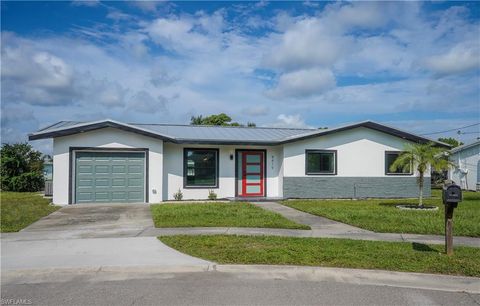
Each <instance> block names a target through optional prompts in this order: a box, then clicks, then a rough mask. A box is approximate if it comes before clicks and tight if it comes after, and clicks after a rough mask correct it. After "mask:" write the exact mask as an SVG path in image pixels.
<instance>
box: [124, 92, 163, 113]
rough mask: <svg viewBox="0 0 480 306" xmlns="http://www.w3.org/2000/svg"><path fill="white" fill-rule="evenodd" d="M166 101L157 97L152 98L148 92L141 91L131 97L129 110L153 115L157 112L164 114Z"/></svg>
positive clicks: (161, 97)
mask: <svg viewBox="0 0 480 306" xmlns="http://www.w3.org/2000/svg"><path fill="white" fill-rule="evenodd" d="M167 103H168V99H167V98H165V97H164V96H161V95H159V96H158V97H157V98H154V97H152V96H151V95H150V94H149V93H148V92H146V91H144V90H142V91H139V92H137V93H136V94H135V95H134V96H132V98H131V100H130V103H129V104H130V105H129V108H130V109H131V110H134V111H137V112H141V113H150V114H154V113H157V112H159V111H163V112H165V111H166V109H167Z"/></svg>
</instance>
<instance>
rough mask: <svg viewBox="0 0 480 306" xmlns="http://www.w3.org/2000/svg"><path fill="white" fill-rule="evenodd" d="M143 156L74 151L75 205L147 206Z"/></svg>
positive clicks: (127, 153)
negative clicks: (130, 204) (132, 203)
mask: <svg viewBox="0 0 480 306" xmlns="http://www.w3.org/2000/svg"><path fill="white" fill-rule="evenodd" d="M145 155H146V153H145V152H144V151H142V152H125V151H119V152H105V151H75V154H74V157H75V167H74V177H75V180H74V199H73V200H74V203H113V202H146V199H145V183H146V176H145V168H146V167H145Z"/></svg>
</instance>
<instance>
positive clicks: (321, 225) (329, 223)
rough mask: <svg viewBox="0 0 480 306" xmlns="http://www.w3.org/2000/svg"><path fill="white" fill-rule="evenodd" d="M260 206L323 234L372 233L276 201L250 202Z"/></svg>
mask: <svg viewBox="0 0 480 306" xmlns="http://www.w3.org/2000/svg"><path fill="white" fill-rule="evenodd" d="M251 204H253V205H256V206H258V207H260V208H263V209H266V210H269V211H272V212H275V213H277V214H280V215H282V216H284V217H285V218H287V219H290V220H292V221H295V222H297V223H300V224H305V225H309V226H310V227H311V228H312V230H314V231H319V232H321V233H323V234H325V235H327V234H338V233H344V234H368V233H373V232H372V231H368V230H365V229H362V228H359V227H355V226H352V225H348V224H345V223H342V222H337V221H333V220H330V219H327V218H324V217H320V216H315V215H312V214H309V213H306V212H303V211H300V210H296V209H294V208H291V207H288V206H285V205H281V204H278V203H276V202H252V203H251Z"/></svg>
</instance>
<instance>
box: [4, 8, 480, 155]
mask: <svg viewBox="0 0 480 306" xmlns="http://www.w3.org/2000/svg"><path fill="white" fill-rule="evenodd" d="M1 5H2V21H1V22H2V24H1V25H2V37H1V39H2V47H1V52H2V53H1V59H2V68H1V76H2V91H1V93H2V99H1V102H2V105H1V110H2V142H12V141H19V140H26V135H27V134H28V133H29V132H32V131H35V130H36V129H38V128H39V127H42V126H45V125H48V124H51V123H54V122H56V121H60V120H96V119H100V118H112V119H116V120H120V121H125V122H144V123H155V122H162V123H188V122H189V120H190V117H191V116H192V115H200V114H202V115H207V114H212V113H219V112H225V113H227V114H230V115H231V116H232V117H233V118H234V120H235V121H239V122H247V121H252V122H256V123H257V125H261V126H279V127H280V126H291V127H325V126H329V127H333V126H336V125H340V124H345V123H349V122H355V121H361V120H367V119H371V120H376V121H379V122H384V123H387V124H390V125H394V126H397V127H400V128H402V129H406V130H411V131H413V132H416V133H419V134H424V133H432V132H437V131H444V130H450V129H452V130H453V131H451V132H446V133H441V134H433V135H432V137H439V136H456V137H459V138H461V139H462V140H464V141H466V142H468V141H471V140H474V139H475V138H476V137H478V136H479V135H478V133H479V126H478V125H477V126H472V127H469V128H466V129H462V130H461V132H462V133H463V134H461V135H458V134H457V133H456V130H455V129H456V128H458V127H462V126H466V125H471V124H474V123H478V122H480V86H479V85H480V76H479V71H480V27H479V20H480V4H479V3H476V2H437V1H435V2H353V3H347V2H342V3H335V2H300V1H298V2H263V1H262V2H221V1H215V2H199V1H195V2H193V1H192V2H167V1H162V2H148V1H143V2H103V1H102V2H100V1H89V2H85V1H73V2H67V1H63V2H60V1H58V2H41V1H36V2H5V1H3V2H2V3H1ZM34 144H35V146H36V147H37V148H39V149H42V150H44V151H46V152H48V151H50V150H51V142H50V141H43V142H35V143H34Z"/></svg>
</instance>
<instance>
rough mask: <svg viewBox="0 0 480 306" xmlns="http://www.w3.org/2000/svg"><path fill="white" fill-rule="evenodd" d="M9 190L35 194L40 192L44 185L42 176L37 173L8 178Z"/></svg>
mask: <svg viewBox="0 0 480 306" xmlns="http://www.w3.org/2000/svg"><path fill="white" fill-rule="evenodd" d="M8 183H9V184H8V185H9V190H15V191H18V192H35V191H38V190H42V188H43V185H44V180H43V174H42V173H39V172H27V173H22V174H20V175H19V176H15V177H12V178H10V181H8Z"/></svg>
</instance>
